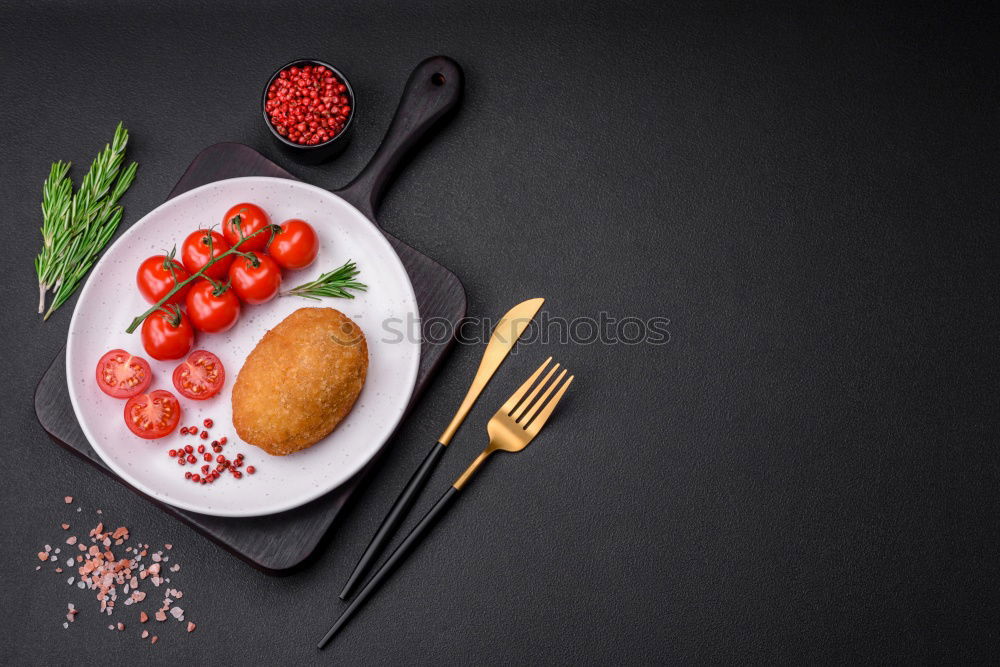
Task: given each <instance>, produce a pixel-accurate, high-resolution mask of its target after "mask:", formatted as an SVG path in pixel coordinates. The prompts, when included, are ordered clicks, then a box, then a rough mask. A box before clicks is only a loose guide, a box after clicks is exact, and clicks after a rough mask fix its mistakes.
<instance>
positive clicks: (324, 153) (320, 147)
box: [260, 58, 358, 164]
mask: <svg viewBox="0 0 1000 667" xmlns="http://www.w3.org/2000/svg"><path fill="white" fill-rule="evenodd" d="M296 65H297V66H302V65H322V66H323V67H326V68H327V69H329V70H331V71H332V72H333V73H334V75H335V76H336V77H337V78H338V79H340V81H341V83H343V84H344V85H345V86H347V99H349V100H350V104H351V112H350V113H349V114H347V122H346V123H344V129H342V130H341V131H340V132H339V133H338V134H337V135H336V136H335V137H333V138H332V139H327V140H326V141H324V142H323V143H321V144H313V145H311V146H309V145H305V144H297V143H295V142H294V141H290V140H288V139H286V138H285V137H283V136H281V135H280V134H278V130H277V129H276V128H275V127H274V124H273V123H271V118H270V117H269V116H268V115H267V110H266V109H265V108H264V105H265V104H266V103H267V91H268V90H270V88H271V84H272V83H274V80H275V79H277V78H278V75H279V74H281V73H282V72H283V71H285V70H286V69H288V68H289V67H292V66H296ZM357 101H358V99H357V97H355V96H354V88H352V87H351V82H350V81H348V79H347V77H346V76H344V73H343V72H341V71H340V70H339V69H337V68H336V67H334V66H333V65H331V64H329V63H325V62H323V61H322V60H316V59H314V58H299V59H298V60H293V61H292V62H290V63H287V64H285V65H282V66H281V67H279V68H278V69H277V70H276V71H275V72H274V74H272V75H271V78H270V79H268V80H267V83H266V84H264V93H263V94H262V95H261V98H260V112H261V114H262V115H263V116H264V124H265V125H267V129H268V130H270V131H271V136H272V137H274V140H275V141H276V142H277V143H278V147H279V148H281V150H282V152H284V153H285V154H286V155H288V156H289V157H291V158H293V159H295V160H298V161H300V162H304V163H307V164H317V163H319V162H324V161H325V160H329V159H330V158H332V157H334V156H335V155H338V154H339V153H340V152H341V151H343V150H344V149H345V148H347V144H348V143H350V141H351V134H352V130H353V126H354V123H353V121H354V115H355V114H356V113H357Z"/></svg>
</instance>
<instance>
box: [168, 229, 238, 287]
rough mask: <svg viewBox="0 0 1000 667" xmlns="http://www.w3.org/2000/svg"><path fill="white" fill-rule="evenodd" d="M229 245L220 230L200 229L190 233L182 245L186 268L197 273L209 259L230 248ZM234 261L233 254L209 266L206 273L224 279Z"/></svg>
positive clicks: (182, 256) (182, 257) (217, 278)
mask: <svg viewBox="0 0 1000 667" xmlns="http://www.w3.org/2000/svg"><path fill="white" fill-rule="evenodd" d="M209 237H211V239H212V250H211V251H209V249H208V239H209ZM229 247H230V246H229V243H227V242H226V239H224V238H223V237H222V234H220V233H219V232H216V231H210V230H207V229H198V230H195V231H193V232H191V233H190V234H188V237H187V238H186V239H184V244H183V245H182V246H181V260H182V261H183V262H184V268H185V269H187V270H188V271H189V272H190V273H196V272H197V271H199V270H200V269H201V267H203V266H205V265H206V264H208V260H210V259H211V258H213V257H218V256H219V255H221V254H222V253H224V252H226V251H227V250H229ZM232 263H233V256H232V255H230V256H228V257H226V258H224V259H221V260H219V261H217V262H216V263H215V264H213V265H212V266H210V267H208V270H207V271H205V275H207V276H208V277H209V278H214V279H215V280H222V279H224V278H225V277H226V272H227V271H229V265H230V264H232Z"/></svg>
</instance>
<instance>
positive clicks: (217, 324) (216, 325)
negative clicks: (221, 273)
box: [186, 280, 240, 333]
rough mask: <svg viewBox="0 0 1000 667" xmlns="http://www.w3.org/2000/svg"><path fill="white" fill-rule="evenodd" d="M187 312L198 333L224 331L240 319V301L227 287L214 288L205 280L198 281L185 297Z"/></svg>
mask: <svg viewBox="0 0 1000 667" xmlns="http://www.w3.org/2000/svg"><path fill="white" fill-rule="evenodd" d="M186 303H187V312H188V317H190V318H191V324H193V325H194V327H195V328H196V329H198V331H204V332H205V333H219V332H220V331H226V330H228V329H230V328H232V326H233V325H234V324H236V321H237V320H238V319H240V300H239V299H237V298H236V293H235V292H234V291H233V290H232V288H230V287H229V286H228V285H223V286H221V287H219V288H216V287H215V285H213V284H212V283H210V282H208V281H207V280H198V281H196V282H195V284H194V285H193V286H192V287H191V291H190V292H188V295H187V301H186Z"/></svg>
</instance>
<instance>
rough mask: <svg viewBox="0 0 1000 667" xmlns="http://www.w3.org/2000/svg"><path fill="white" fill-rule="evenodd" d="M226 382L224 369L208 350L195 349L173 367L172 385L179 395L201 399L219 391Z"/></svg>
mask: <svg viewBox="0 0 1000 667" xmlns="http://www.w3.org/2000/svg"><path fill="white" fill-rule="evenodd" d="M225 382H226V369H225V368H224V367H223V365H222V362H221V361H219V358H218V357H217V356H215V355H214V354H212V353H211V352H209V351H208V350H195V351H194V352H192V353H191V356H190V357H188V358H187V359H186V360H185V361H184V362H183V363H182V364H180V365H179V366H178V367H177V368H175V369H174V386H175V387H176V388H177V391H179V392H180V394H181V396H184V397H185V398H193V399H194V400H196V401H203V400H205V399H206V398H211V397H213V396H215V395H216V394H218V393H219V390H220V389H222V385H223V384H225Z"/></svg>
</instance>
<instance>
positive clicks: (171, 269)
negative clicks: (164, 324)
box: [135, 255, 191, 303]
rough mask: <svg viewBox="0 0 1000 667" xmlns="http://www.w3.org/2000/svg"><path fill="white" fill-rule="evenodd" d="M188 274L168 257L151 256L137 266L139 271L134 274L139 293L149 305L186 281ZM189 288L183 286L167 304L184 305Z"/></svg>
mask: <svg viewBox="0 0 1000 667" xmlns="http://www.w3.org/2000/svg"><path fill="white" fill-rule="evenodd" d="M190 275H191V274H190V273H188V271H187V269H185V268H184V265H183V264H181V263H180V262H178V261H177V260H176V259H174V258H173V257H170V256H168V255H153V256H152V257H150V258H148V259H146V260H145V261H144V262H143V263H142V264H140V265H139V271H138V272H136V274H135V283H136V285H138V286H139V293H140V294H142V296H143V298H145V299H146V301H149V302H150V303H156V302H157V301H159V300H160V299H162V298H163V297H165V296H166V295H167V293H168V292H169V291H170V290H172V289H173V288H174V285H176V284H177V283H179V282H183V281H185V280H187V279H188V277H189V276H190ZM188 289H189V287H187V286H185V287H183V288H182V289H180V290H179V291H178V292H177V293H176V294H174V295H173V296H171V297H170V298H169V299H168V300H167V303H184V297H185V296H186V295H187V291H188Z"/></svg>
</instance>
